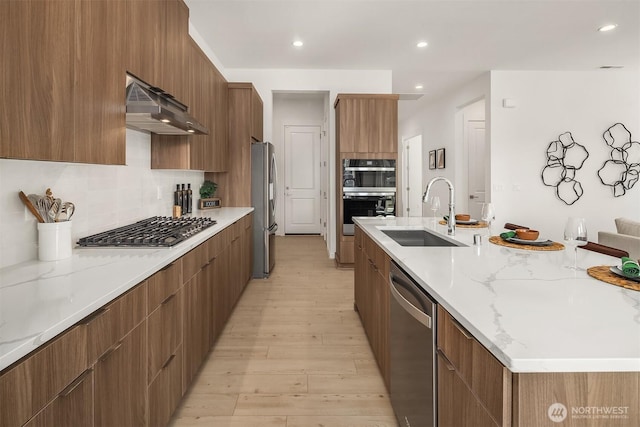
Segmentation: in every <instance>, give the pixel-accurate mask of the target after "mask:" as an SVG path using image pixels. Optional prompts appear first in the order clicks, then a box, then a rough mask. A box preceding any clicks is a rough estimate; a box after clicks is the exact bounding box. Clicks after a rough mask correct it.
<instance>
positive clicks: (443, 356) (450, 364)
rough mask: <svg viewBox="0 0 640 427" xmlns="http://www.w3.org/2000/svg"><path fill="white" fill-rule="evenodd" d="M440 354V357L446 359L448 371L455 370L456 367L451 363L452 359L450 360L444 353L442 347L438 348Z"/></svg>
mask: <svg viewBox="0 0 640 427" xmlns="http://www.w3.org/2000/svg"><path fill="white" fill-rule="evenodd" d="M438 354H439V355H440V357H442V359H443V360H444V366H445V367H446V368H447V370H448V371H455V370H456V368H454V367H453V363H451V361H450V360H449V358H448V357H447V356H446V355H445V354H444V352H443V351H441V350H440V349H438Z"/></svg>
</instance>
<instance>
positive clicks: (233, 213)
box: [0, 208, 253, 370]
mask: <svg viewBox="0 0 640 427" xmlns="http://www.w3.org/2000/svg"><path fill="white" fill-rule="evenodd" d="M252 211H253V208H220V209H213V210H209V211H198V212H197V213H196V214H194V215H193V216H206V217H210V218H213V219H215V220H216V221H217V224H216V225H214V226H212V227H209V228H207V229H205V230H204V231H202V232H200V233H198V234H196V235H194V236H192V237H190V238H189V239H187V240H186V241H184V242H182V243H179V244H178V245H176V246H174V247H172V248H152V249H143V248H76V249H74V250H73V255H72V256H71V258H67V259H65V260H61V261H52V262H40V261H30V262H25V263H22V264H17V265H14V266H10V267H6V268H3V269H0V370H2V369H4V368H6V367H7V366H9V365H11V364H12V363H13V362H15V361H17V360H19V359H20V358H21V357H23V356H25V355H27V354H28V353H30V352H31V351H33V350H35V349H36V348H38V347H39V346H40V345H42V344H43V343H45V342H47V341H49V340H50V339H52V338H53V337H55V336H56V335H58V334H59V333H61V332H63V331H64V330H66V329H67V328H69V327H70V326H72V325H74V324H75V323H77V322H78V321H80V320H82V319H83V318H84V317H86V316H88V315H89V314H91V313H93V312H94V311H96V310H98V309H99V308H100V307H102V306H104V305H105V304H107V303H109V302H110V301H112V300H114V299H115V298H117V297H118V296H120V295H122V294H123V293H125V292H126V291H128V290H129V289H131V288H133V287H134V286H136V285H137V284H139V283H140V282H142V281H143V280H145V279H146V278H147V277H149V276H151V275H152V274H153V273H155V272H156V271H158V270H160V269H161V268H163V267H164V266H166V265H168V264H170V263H171V262H173V261H174V260H176V259H178V258H180V257H181V256H182V255H184V254H186V253H187V252H189V251H190V250H191V249H193V248H194V247H196V246H198V245H199V244H200V243H202V242H204V241H205V240H207V239H209V238H210V237H211V236H213V235H215V234H217V233H218V232H220V231H221V230H223V229H224V228H226V227H228V226H229V225H231V224H233V223H234V222H235V221H237V220H238V219H240V218H242V217H243V216H245V215H247V214H248V213H249V212H252Z"/></svg>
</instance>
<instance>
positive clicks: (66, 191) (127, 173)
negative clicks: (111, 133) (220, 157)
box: [0, 129, 204, 268]
mask: <svg viewBox="0 0 640 427" xmlns="http://www.w3.org/2000/svg"><path fill="white" fill-rule="evenodd" d="M150 165H151V137H150V136H149V135H148V134H146V133H144V132H138V131H134V130H130V129H127V165H126V166H104V165H87V164H79V163H60V162H39V161H30V160H9V159H0V206H2V209H0V268H2V267H7V266H9V265H13V264H18V263H21V262H24V261H29V260H35V259H37V258H38V246H37V243H38V242H37V240H38V239H37V230H36V220H35V218H34V217H33V215H31V213H30V212H29V211H27V209H26V208H25V207H24V205H23V204H22V202H21V201H20V199H19V198H18V192H19V191H21V190H22V191H24V193H25V194H31V193H36V194H44V192H45V190H46V189H47V188H48V187H50V188H51V190H52V191H53V195H54V196H55V197H60V198H61V199H63V201H70V202H73V203H74V204H75V205H76V209H77V211H76V213H75V214H74V216H73V218H72V220H73V231H72V236H73V239H74V240H77V239H78V238H80V237H84V236H87V235H89V234H94V233H99V232H101V231H104V230H108V229H110V228H113V227H118V226H121V225H125V224H129V223H131V222H134V221H138V220H140V219H144V218H148V217H150V216H154V215H171V206H172V205H173V191H174V190H175V188H176V184H182V183H185V184H187V183H191V187H192V189H193V191H194V194H195V195H197V189H198V188H199V187H200V184H202V182H203V180H204V173H203V172H198V171H195V172H194V171H183V170H151V167H150ZM158 189H160V195H161V198H160V200H158V197H157V195H158ZM196 198H197V196H194V199H196Z"/></svg>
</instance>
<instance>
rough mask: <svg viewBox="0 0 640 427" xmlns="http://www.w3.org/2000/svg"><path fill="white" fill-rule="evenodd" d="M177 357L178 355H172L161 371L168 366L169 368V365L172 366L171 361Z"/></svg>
mask: <svg viewBox="0 0 640 427" xmlns="http://www.w3.org/2000/svg"><path fill="white" fill-rule="evenodd" d="M175 357H176V355H175V354H172V355H171V356H170V357H169V358H168V359H167V361H166V362H164V365H162V368H161V369H164V368H166V367H167V366H169V365H170V364H171V361H172V360H173V359H174V358H175Z"/></svg>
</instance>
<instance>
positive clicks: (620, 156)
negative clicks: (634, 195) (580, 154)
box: [598, 123, 640, 197]
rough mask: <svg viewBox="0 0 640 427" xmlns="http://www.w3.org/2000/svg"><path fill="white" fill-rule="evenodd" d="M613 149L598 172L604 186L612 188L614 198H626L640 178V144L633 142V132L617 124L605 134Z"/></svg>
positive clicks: (605, 138) (606, 141) (606, 140)
mask: <svg viewBox="0 0 640 427" xmlns="http://www.w3.org/2000/svg"><path fill="white" fill-rule="evenodd" d="M602 137H603V138H604V142H605V143H606V144H607V145H608V146H609V147H611V153H610V154H609V157H610V159H609V160H606V161H605V162H604V164H603V165H602V167H601V168H600V169H599V170H598V177H599V178H600V182H602V184H603V185H607V186H609V187H612V191H613V196H614V197H620V196H624V195H625V193H626V192H627V190H630V189H631V188H632V187H633V186H634V185H635V184H636V183H637V182H638V177H639V176H640V143H639V142H637V141H631V132H629V130H628V129H627V128H626V127H625V125H623V124H622V123H616V124H615V125H613V126H611V127H610V128H609V129H607V130H606V131H605V132H604V133H603V134H602Z"/></svg>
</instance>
